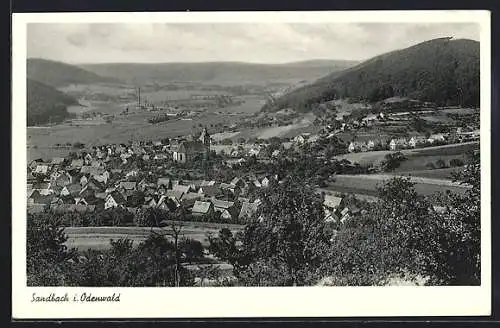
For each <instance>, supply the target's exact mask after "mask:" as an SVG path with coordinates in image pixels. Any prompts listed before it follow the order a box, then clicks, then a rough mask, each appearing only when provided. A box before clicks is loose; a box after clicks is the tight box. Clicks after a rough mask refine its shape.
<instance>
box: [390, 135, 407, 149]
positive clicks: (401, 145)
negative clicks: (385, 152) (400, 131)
mask: <svg viewBox="0 0 500 328" xmlns="http://www.w3.org/2000/svg"><path fill="white" fill-rule="evenodd" d="M389 148H390V150H398V149H405V148H408V142H407V141H406V139H405V138H397V139H392V140H391V142H390V143H389Z"/></svg>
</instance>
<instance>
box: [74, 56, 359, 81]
mask: <svg viewBox="0 0 500 328" xmlns="http://www.w3.org/2000/svg"><path fill="white" fill-rule="evenodd" d="M355 64H357V62H354V61H344V60H311V61H304V62H295V63H285V64H256V63H244V62H201V63H104V64H81V65H79V67H80V68H82V69H85V70H87V71H90V72H93V73H95V74H98V75H100V76H106V77H111V78H115V79H118V80H123V81H127V82H129V83H148V82H205V83H213V84H234V83H241V84H261V83H263V82H280V81H281V82H288V81H292V80H293V81H298V80H311V81H313V80H315V79H317V78H319V77H321V76H324V75H325V72H326V73H330V72H335V71H339V70H344V69H346V68H348V67H352V66H353V65H355Z"/></svg>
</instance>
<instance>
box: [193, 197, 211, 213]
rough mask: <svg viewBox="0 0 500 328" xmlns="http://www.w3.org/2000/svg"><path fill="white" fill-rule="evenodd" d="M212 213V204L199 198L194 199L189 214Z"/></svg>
mask: <svg viewBox="0 0 500 328" xmlns="http://www.w3.org/2000/svg"><path fill="white" fill-rule="evenodd" d="M213 213H214V206H213V204H212V203H210V202H203V201H200V200H197V201H195V203H194V204H193V208H192V209H191V214H193V215H194V216H204V215H211V214H213Z"/></svg>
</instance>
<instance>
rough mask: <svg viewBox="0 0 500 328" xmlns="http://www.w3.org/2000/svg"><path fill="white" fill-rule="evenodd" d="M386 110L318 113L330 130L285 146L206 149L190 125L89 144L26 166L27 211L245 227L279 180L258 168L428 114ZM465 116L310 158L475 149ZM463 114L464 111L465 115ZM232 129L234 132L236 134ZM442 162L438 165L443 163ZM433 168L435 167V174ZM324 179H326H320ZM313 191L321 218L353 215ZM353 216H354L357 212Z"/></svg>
mask: <svg viewBox="0 0 500 328" xmlns="http://www.w3.org/2000/svg"><path fill="white" fill-rule="evenodd" d="M400 101H401V107H402V108H405V106H407V105H406V102H407V100H406V99H400ZM394 103H395V99H387V100H386V101H384V102H383V104H384V105H386V104H391V110H388V109H386V111H380V112H379V113H376V114H371V113H368V114H367V115H366V116H365V117H362V118H361V119H353V118H349V117H347V118H346V120H345V121H344V120H343V119H342V118H339V117H338V116H336V118H331V117H330V116H328V115H325V117H330V121H328V123H329V124H326V125H325V126H324V127H323V128H322V129H321V130H320V131H319V132H318V133H315V134H312V133H300V134H298V135H296V136H295V137H293V138H287V139H284V140H280V139H279V138H275V139H278V141H277V142H276V140H273V141H272V142H270V141H269V140H264V139H261V140H256V142H255V143H248V142H246V140H242V141H240V142H238V141H235V142H234V143H233V142H231V143H227V142H225V141H224V139H219V141H218V142H215V141H214V140H212V137H211V135H210V133H209V131H208V129H207V128H206V127H203V128H198V129H199V130H201V131H199V132H198V133H197V134H195V135H187V136H184V137H178V138H165V139H159V140H150V141H146V142H130V143H121V144H107V145H97V146H92V147H89V148H87V147H85V146H84V145H81V146H79V145H77V147H76V148H80V147H82V148H81V149H75V150H74V151H72V152H70V154H69V156H67V157H64V158H63V157H54V158H52V159H35V160H33V161H31V162H30V163H29V167H28V196H27V200H28V212H30V213H37V212H44V211H47V210H50V211H55V212H75V211H76V212H88V213H99V212H102V211H106V210H108V209H113V208H117V207H119V208H124V209H126V210H127V211H130V212H131V213H136V212H137V211H138V210H144V209H149V208H157V209H161V210H166V211H171V212H175V211H176V210H177V209H178V208H182V209H183V210H184V211H185V213H188V214H190V215H191V220H196V221H201V222H214V223H223V224H245V220H246V219H248V218H250V217H251V216H252V215H253V214H254V213H256V211H257V208H258V205H259V202H260V200H259V199H258V198H256V197H255V194H254V193H252V192H251V191H253V190H255V189H256V188H267V187H269V186H270V185H272V183H271V182H273V181H274V182H276V183H283V182H284V181H283V180H282V178H285V177H284V176H282V177H280V176H279V175H278V174H276V171H275V170H272V169H271V170H269V171H265V170H262V169H261V168H260V166H259V165H258V163H267V164H268V165H272V163H273V162H278V161H279V160H280V159H283V158H287V159H290V160H291V161H292V163H293V161H294V160H295V158H294V156H296V157H300V153H302V152H304V149H314V148H315V146H317V145H321V144H323V143H325V142H326V143H328V142H329V141H330V140H331V139H332V138H335V139H337V136H340V135H342V134H346V133H351V134H352V133H358V134H362V133H364V134H367V132H370V131H372V130H374V129H376V128H377V127H386V128H387V127H389V128H390V127H394V126H400V125H401V123H402V122H404V123H406V124H408V123H409V121H410V120H411V119H412V115H413V116H415V115H417V114H419V113H421V112H423V113H424V114H427V115H429V111H426V109H425V108H417V109H415V108H414V107H413V110H412V111H406V112H402V111H394V108H396V109H397V108H398V107H396V106H394ZM425 105H426V106H431V104H425ZM422 106H423V104H422ZM138 108H141V107H140V106H138ZM446 110H448V111H452V112H453V111H457V110H458V111H464V110H463V109H459V108H448V109H446V108H443V109H440V110H439V111H446ZM469 111H470V112H472V113H473V115H474V113H475V115H476V120H471V121H470V122H471V123H470V124H468V125H465V126H461V125H464V124H460V125H459V126H453V125H451V126H450V125H447V126H446V127H447V129H446V130H447V131H450V132H446V133H433V134H429V133H427V135H426V134H425V133H418V132H415V133H413V135H412V136H411V137H410V136H409V137H407V138H405V137H394V138H390V139H389V138H379V137H378V136H377V134H376V133H372V135H373V137H372V138H370V139H367V140H365V141H357V140H352V141H350V142H343V141H336V142H335V145H336V146H337V147H338V149H336V155H335V156H331V157H330V158H328V156H325V154H324V153H322V152H317V153H315V156H314V155H313V156H314V157H316V158H317V159H318V160H327V161H331V162H333V161H338V162H340V159H339V158H341V157H342V156H343V155H347V154H349V153H359V152H361V153H364V152H366V153H369V154H371V155H377V153H378V152H381V153H384V151H385V152H387V151H394V152H395V151H400V150H404V149H409V150H418V149H423V148H428V147H438V148H439V147H440V146H446V145H448V146H452V147H453V146H454V145H460V144H466V145H470V144H472V145H473V146H474V145H477V141H478V140H479V121H478V112H477V110H469ZM334 113H336V112H335V111H334ZM327 114H328V113H327ZM348 116H349V115H348ZM469 116H470V115H469V114H467V115H465V116H464V117H469ZM231 131H232V132H233V134H234V131H235V127H233V128H232V130H231ZM365 139H366V138H365ZM306 147H307V148H306ZM347 156H348V155H347ZM457 157H458V156H457ZM248 163H255V164H248ZM459 164H460V163H459ZM207 165H212V166H213V167H212V168H211V170H215V171H217V170H220V171H230V173H229V174H228V175H227V177H226V178H225V179H222V177H219V178H218V179H214V176H213V174H212V175H208V174H207V170H206V167H205V166H207ZM252 165H253V166H254V168H252ZM292 165H293V164H292ZM443 165H444V166H447V165H446V163H445V164H443ZM461 165H463V162H462V164H461ZM461 165H458V166H461ZM359 166H360V164H359V163H357V162H354V161H353V162H350V161H347V162H345V161H343V162H342V167H343V172H346V173H351V172H355V170H354V169H353V167H359ZM240 167H246V170H238V168H240ZM442 168H443V167H436V169H438V170H439V169H442ZM240 172H241V173H240ZM376 172H383V170H382V168H381V167H380V166H379V167H376V166H370V167H365V170H363V169H361V171H359V173H376ZM338 173H339V172H336V171H335V170H332V171H331V172H329V174H330V176H333V175H335V174H338ZM340 174H342V171H340ZM330 176H325V177H324V179H325V181H326V180H328V179H329V178H330ZM446 185H447V184H445V186H446ZM322 186H323V188H319V186H318V189H320V190H323V197H324V206H325V218H326V219H327V220H334V219H337V220H342V221H343V220H345V219H346V218H349V215H350V213H351V212H352V209H350V208H349V207H348V206H343V204H344V202H343V196H345V195H344V194H345V193H343V192H342V190H340V191H338V192H336V191H335V187H334V186H332V187H330V188H329V190H328V187H327V186H324V185H322ZM325 190H326V191H327V192H326V193H325ZM354 210H355V212H356V213H358V212H359V208H357V207H356V206H354ZM102 224H104V225H106V223H102ZM130 224H132V222H130Z"/></svg>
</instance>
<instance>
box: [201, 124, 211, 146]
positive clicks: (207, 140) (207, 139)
mask: <svg viewBox="0 0 500 328" xmlns="http://www.w3.org/2000/svg"><path fill="white" fill-rule="evenodd" d="M199 140H200V141H201V142H202V143H203V144H204V145H205V146H210V135H209V134H208V131H207V128H206V127H204V128H203V131H202V132H201V135H200V138H199Z"/></svg>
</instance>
